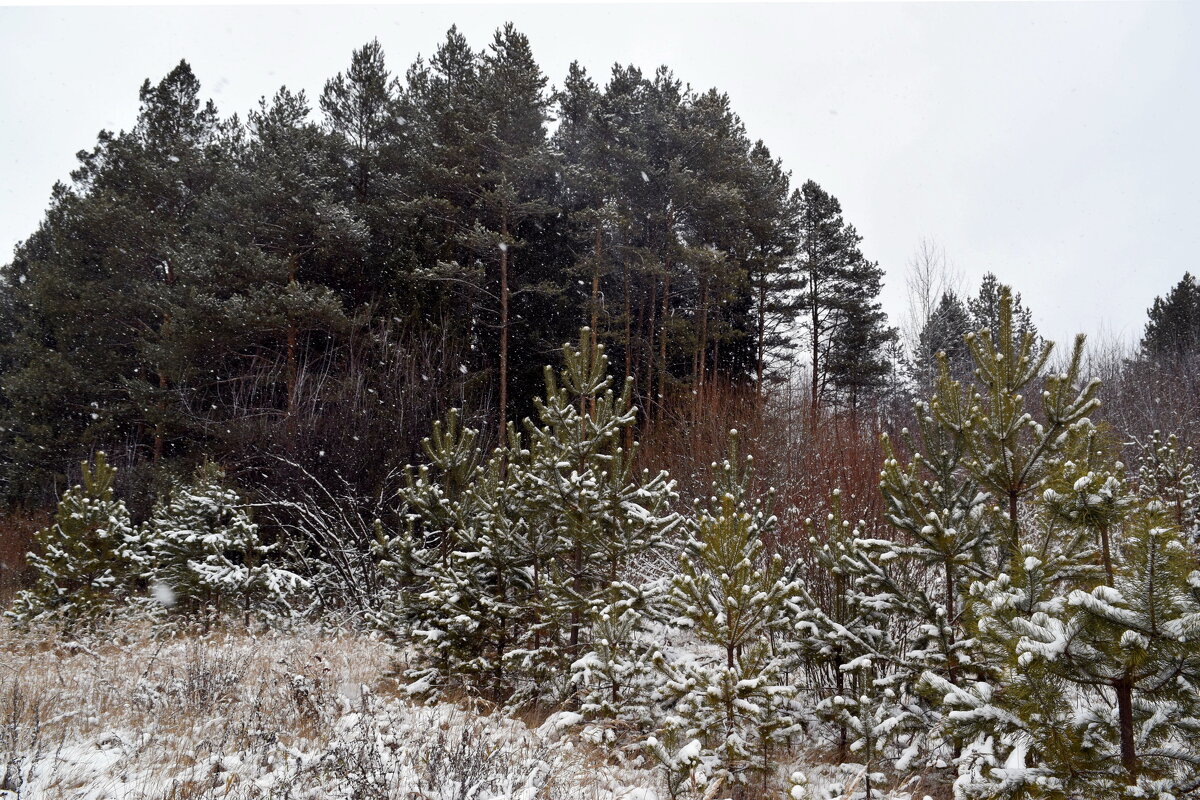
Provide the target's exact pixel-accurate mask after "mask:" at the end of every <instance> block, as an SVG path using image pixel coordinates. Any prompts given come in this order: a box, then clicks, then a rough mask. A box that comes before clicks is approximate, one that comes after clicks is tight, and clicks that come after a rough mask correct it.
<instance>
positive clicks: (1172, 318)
mask: <svg viewBox="0 0 1200 800" xmlns="http://www.w3.org/2000/svg"><path fill="white" fill-rule="evenodd" d="M1146 313H1147V316H1148V317H1149V319H1148V320H1147V321H1146V330H1145V332H1144V333H1143V334H1142V342H1141V347H1142V352H1143V353H1144V354H1145V355H1146V356H1147V357H1149V358H1152V359H1157V360H1171V359H1178V358H1181V357H1183V356H1186V355H1188V354H1190V353H1194V352H1195V351H1196V347H1197V345H1200V284H1197V283H1196V279H1195V278H1194V277H1193V276H1192V274H1191V273H1190V272H1185V273H1184V274H1183V277H1182V278H1180V280H1179V283H1177V284H1175V286H1173V287H1171V291H1170V292H1169V293H1168V294H1167V296H1166V297H1156V298H1154V305H1153V306H1151V307H1150V309H1149V310H1148V311H1147V312H1146Z"/></svg>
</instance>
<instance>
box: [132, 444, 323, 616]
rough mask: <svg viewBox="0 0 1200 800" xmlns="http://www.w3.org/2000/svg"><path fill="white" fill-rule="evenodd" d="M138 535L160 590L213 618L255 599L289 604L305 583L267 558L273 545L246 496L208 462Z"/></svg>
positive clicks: (278, 607) (279, 607) (276, 607)
mask: <svg viewBox="0 0 1200 800" xmlns="http://www.w3.org/2000/svg"><path fill="white" fill-rule="evenodd" d="M139 538H140V539H141V545H142V549H143V551H144V553H145V558H146V561H147V563H148V566H149V569H148V575H147V577H148V578H149V580H150V581H152V582H153V584H154V593H155V596H156V597H157V598H159V599H160V601H162V602H163V603H164V604H165V605H168V606H177V607H178V608H179V609H181V610H184V611H187V612H189V613H192V614H198V615H202V616H204V617H205V618H206V619H208V620H211V619H212V618H214V617H215V616H216V615H218V614H220V613H221V612H223V611H236V610H245V611H247V612H249V610H250V608H251V607H252V606H256V605H257V606H259V607H261V608H264V609H266V610H268V611H271V612H278V611H285V610H286V608H287V602H288V600H289V596H290V595H292V594H293V593H294V592H295V591H296V590H297V589H299V588H301V587H302V586H303V581H301V580H300V579H299V577H298V576H296V575H294V574H293V573H291V572H289V571H287V570H283V569H280V568H278V567H276V566H274V565H273V564H271V563H270V553H271V551H272V550H273V549H274V548H273V547H272V546H270V545H266V544H264V543H263V542H262V540H261V538H260V536H259V531H258V526H257V525H256V524H255V523H254V522H253V521H252V520H251V519H250V513H249V509H248V508H247V506H246V503H245V502H244V501H243V500H242V498H241V497H240V496H239V495H238V493H237V492H236V491H235V490H233V489H230V488H228V487H227V486H226V485H225V473H224V471H223V470H221V468H220V467H218V466H216V465H215V464H212V463H211V462H210V463H207V464H204V465H203V466H201V467H200V468H199V469H197V470H196V473H195V475H194V477H193V479H192V480H191V481H190V482H189V483H187V484H185V485H183V486H180V487H178V488H177V489H175V490H174V491H172V492H171V493H170V495H169V496H168V497H165V498H163V500H162V501H161V502H160V503H159V504H158V506H157V507H156V508H155V510H154V514H153V516H152V517H151V518H150V520H149V521H148V522H147V524H146V525H145V527H144V528H143V530H142V531H141V532H140V536H139Z"/></svg>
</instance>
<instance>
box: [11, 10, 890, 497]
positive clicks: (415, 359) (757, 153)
mask: <svg viewBox="0 0 1200 800" xmlns="http://www.w3.org/2000/svg"><path fill="white" fill-rule="evenodd" d="M140 99H141V109H140V112H139V115H138V118H137V121H136V123H135V124H134V126H133V127H132V128H131V129H130V130H128V131H122V132H120V133H112V132H108V131H104V132H101V134H100V136H99V139H98V142H97V144H96V146H95V147H94V148H93V149H91V150H90V151H84V152H81V153H80V154H79V167H78V168H77V169H76V170H75V171H74V172H73V173H72V175H71V182H70V184H69V185H68V184H60V185H57V186H56V187H55V189H54V193H53V198H52V201H51V205H50V208H49V210H48V211H47V214H46V218H45V220H44V222H43V223H42V224H41V226H40V227H39V229H38V230H37V231H36V232H35V233H34V234H33V235H32V236H30V237H29V239H27V240H26V241H25V242H23V243H22V244H21V245H20V246H19V247H18V248H17V250H16V253H15V255H14V258H13V261H12V263H11V264H9V265H8V266H7V267H6V268H5V269H4V271H3V280H4V283H5V285H4V287H3V303H4V305H3V309H2V315H3V320H2V324H3V328H4V329H5V331H6V332H7V333H8V335H7V336H6V337H5V340H4V346H3V350H2V352H0V373H2V375H0V391H2V396H0V415H2V416H3V422H2V425H0V427H2V428H3V439H2V441H0V462H2V463H3V464H4V470H3V476H2V485H0V489H2V491H3V493H4V495H5V496H6V497H7V498H9V499H10V500H19V499H30V500H34V501H37V502H45V501H47V500H49V499H51V498H52V497H53V496H54V494H55V492H56V491H57V490H61V488H62V486H63V480H64V478H65V477H66V473H67V472H68V470H69V465H70V464H73V463H76V461H77V459H78V457H82V456H85V455H87V453H88V452H91V451H94V450H96V449H98V448H104V449H105V450H106V451H108V452H109V453H110V455H111V457H112V459H113V462H114V463H116V464H119V465H120V466H121V467H122V470H121V474H122V475H124V476H127V478H126V479H125V480H127V481H128V482H129V487H127V488H128V490H129V491H131V492H133V493H134V494H135V495H138V494H139V493H140V496H141V500H140V501H139V500H138V498H137V497H134V498H133V500H134V502H135V504H138V503H140V505H141V506H143V507H148V503H149V502H150V498H151V497H152V496H153V494H154V493H155V492H156V491H161V490H162V488H163V487H164V486H165V483H164V476H166V475H168V474H170V473H177V474H182V473H183V472H184V471H185V470H190V469H191V468H192V467H193V466H194V465H195V464H196V463H197V462H198V461H199V460H200V459H201V456H202V455H205V454H207V455H210V456H212V457H213V458H215V459H217V460H218V461H219V462H220V463H222V464H224V465H226V466H227V467H228V468H230V469H232V470H234V471H235V472H247V471H251V470H253V471H255V472H256V473H262V474H266V475H267V476H268V477H267V478H266V479H265V480H266V482H267V483H272V482H274V483H275V484H279V483H285V482H286V479H285V478H284V477H282V476H279V475H276V474H275V473H276V472H277V471H278V470H279V469H282V467H280V466H279V465H280V464H282V463H284V462H287V463H290V464H300V465H302V466H303V467H304V468H305V469H307V470H310V471H312V472H313V473H314V474H316V475H318V476H320V477H323V478H331V477H332V475H333V474H334V472H336V473H337V475H338V476H339V477H340V478H342V479H345V480H346V481H348V482H350V483H351V484H352V485H353V486H354V487H355V488H356V489H357V490H359V491H361V492H365V493H371V492H373V491H376V490H378V489H379V487H380V486H382V485H383V483H384V476H386V474H387V473H388V472H389V471H390V470H392V469H394V468H397V467H398V466H400V465H402V464H404V463H405V462H406V461H407V460H408V459H409V458H410V457H411V456H412V455H413V453H414V452H415V449H416V445H417V442H418V441H419V439H420V438H421V436H422V435H423V433H424V431H426V430H427V429H428V425H429V423H430V421H431V420H432V419H434V418H436V417H438V416H440V415H441V414H442V413H443V412H444V411H445V409H446V408H448V407H449V406H451V405H454V406H461V407H463V408H464V409H465V411H464V413H465V414H466V415H467V417H468V418H469V419H471V420H472V421H473V422H474V424H476V425H477V426H478V427H479V428H480V430H481V432H482V435H483V436H484V438H485V440H486V441H491V442H493V443H495V442H497V441H498V440H499V436H498V433H499V431H500V430H501V429H502V428H503V422H504V421H505V420H508V419H521V418H523V417H525V416H527V415H529V414H531V413H532V412H533V408H532V406H531V405H529V403H528V400H527V398H529V397H532V396H533V395H534V394H535V390H536V387H537V386H538V384H539V382H540V378H541V370H542V366H543V365H544V364H545V363H546V362H547V361H550V360H553V359H554V358H556V355H557V352H558V349H559V346H560V345H561V343H562V342H563V341H566V340H568V339H571V338H573V336H574V332H575V331H577V330H578V328H579V327H580V326H581V325H584V324H586V325H589V326H590V328H591V329H592V330H593V331H594V332H595V334H594V335H595V336H596V338H597V340H598V341H601V342H604V343H605V344H606V345H607V346H608V349H609V354H610V357H611V359H612V361H613V364H614V366H615V368H616V370H617V371H620V372H621V373H623V374H628V375H630V376H632V377H633V378H634V383H633V393H634V395H633V400H634V402H636V403H637V404H638V405H639V406H641V407H642V408H643V409H644V410H645V413H646V415H647V417H648V418H652V419H653V418H658V419H661V418H663V416H664V415H665V414H667V413H668V409H669V408H670V407H671V398H673V397H677V396H685V397H686V396H692V395H693V393H695V396H700V395H702V394H703V390H704V389H705V387H706V386H711V385H714V384H717V385H721V386H730V387H740V388H738V391H742V392H745V393H748V394H750V395H753V396H757V397H759V398H761V397H762V396H763V395H764V394H765V388H766V387H767V386H768V385H770V383H771V382H772V380H773V379H775V378H777V377H779V375H780V374H782V372H783V369H782V368H783V367H785V366H786V364H787V363H788V361H789V358H790V357H791V356H793V355H794V354H795V351H796V349H797V341H796V339H795V338H794V337H792V336H791V335H790V332H791V331H792V330H793V329H794V326H795V324H796V323H797V321H798V320H804V321H805V322H806V323H807V325H808V329H809V335H808V336H807V338H806V339H805V340H804V344H803V352H804V353H805V357H806V359H807V360H808V361H809V363H811V364H814V365H815V366H816V369H815V370H813V380H812V386H811V392H812V397H811V402H812V404H813V405H814V406H815V405H817V404H831V405H844V406H853V407H858V406H860V405H864V404H866V403H867V402H868V400H869V398H870V397H871V396H872V393H873V392H876V391H877V390H878V389H879V388H880V387H881V386H883V385H884V383H885V382H886V380H887V379H888V376H889V375H890V374H891V370H892V369H893V363H892V360H890V359H889V358H888V357H887V356H886V348H887V347H888V346H889V345H890V344H891V343H892V342H893V341H894V339H895V334H894V332H893V331H892V329H891V328H889V327H888V326H887V323H886V318H885V317H884V315H883V313H882V311H881V310H880V308H879V304H878V302H877V300H876V297H877V295H878V292H879V288H880V280H881V276H882V271H881V270H880V269H879V267H878V266H877V265H876V264H874V263H872V262H870V261H868V260H867V259H866V258H865V257H864V256H863V254H862V252H861V250H860V249H859V243H860V241H861V237H859V235H858V234H857V233H856V232H855V230H854V228H853V226H852V225H850V224H848V223H847V222H846V221H845V220H844V219H843V218H842V214H841V208H840V206H839V204H838V202H837V200H836V199H835V198H834V197H833V196H831V195H830V194H829V193H827V192H826V191H824V190H823V189H822V188H821V187H819V186H818V185H817V184H816V183H813V182H811V181H810V182H808V183H805V184H804V185H803V186H802V187H800V188H798V189H797V188H794V187H793V186H792V184H791V177H790V174H789V173H788V171H787V170H785V169H784V167H783V165H782V164H781V163H780V162H779V160H778V159H776V158H774V157H773V156H772V155H771V153H770V151H769V150H768V148H767V146H766V145H765V144H764V143H762V142H761V141H754V140H753V139H752V138H751V137H750V136H749V135H748V134H747V132H746V130H745V128H744V126H743V124H742V122H741V120H740V119H739V118H738V116H737V114H736V113H735V112H734V111H733V108H732V106H731V103H730V100H729V98H728V97H727V96H726V95H724V94H722V93H720V92H719V91H717V90H715V89H712V90H708V91H705V92H699V91H695V90H693V89H692V88H691V87H689V86H687V85H685V84H684V83H683V82H682V81H681V80H680V79H679V78H676V77H675V76H674V75H673V74H672V73H671V72H670V70H668V69H666V68H665V67H664V68H660V69H658V70H657V71H655V72H654V73H653V74H643V73H642V72H641V71H640V70H639V69H637V68H636V67H633V66H616V67H614V68H613V70H612V73H611V74H610V75H608V76H606V78H605V79H603V80H597V79H595V78H593V77H591V76H589V75H588V74H587V73H586V72H585V70H584V69H583V68H582V67H580V66H579V65H578V64H576V65H573V66H572V67H571V69H570V71H569V74H568V75H567V76H566V77H565V79H564V80H563V83H562V85H561V87H560V88H552V87H550V85H549V83H548V80H547V78H546V76H544V75H543V73H542V72H541V70H540V68H539V67H538V65H537V63H536V62H535V60H534V57H533V54H532V52H531V49H530V45H529V42H528V41H527V39H526V38H525V37H524V36H523V35H521V34H520V33H519V32H517V31H516V30H515V29H513V27H512V26H511V25H510V26H506V27H504V28H503V29H501V30H499V31H497V32H496V34H495V37H494V39H493V40H492V42H491V43H490V45H489V46H488V47H487V48H486V49H484V50H482V51H478V50H474V49H472V47H471V46H470V45H469V43H468V42H467V41H466V39H465V38H464V37H463V36H462V35H461V34H460V33H459V32H458V31H457V30H455V29H453V28H452V29H451V30H450V31H449V33H448V34H447V37H446V39H445V40H444V41H443V42H442V43H441V44H440V45H439V46H438V47H437V49H436V50H435V51H434V53H433V55H432V57H430V58H429V59H428V60H425V59H422V58H418V59H417V60H416V61H415V62H414V63H413V64H412V65H411V66H410V67H409V68H408V70H407V71H406V72H405V73H404V75H403V76H398V75H396V74H394V73H393V72H391V71H390V70H389V69H388V67H387V65H386V63H385V59H384V53H383V50H382V48H381V46H380V45H379V43H378V41H373V42H371V43H369V44H367V45H365V46H364V47H362V48H361V49H359V50H357V51H355V52H354V53H353V56H352V59H351V63H350V65H349V67H348V68H347V69H346V70H345V71H343V72H341V73H339V74H338V75H336V76H335V77H333V78H332V79H330V80H329V81H328V82H327V83H326V85H325V87H324V90H323V91H322V92H321V94H320V96H319V98H317V101H316V103H315V105H316V107H317V108H316V109H314V108H313V105H314V104H313V103H310V101H309V99H308V98H307V97H306V96H305V94H304V93H303V92H294V91H291V90H289V89H287V88H282V89H280V90H279V91H278V92H277V93H275V95H274V96H273V97H272V98H271V99H269V100H268V99H266V98H264V99H263V100H262V101H261V102H260V104H259V107H258V108H257V109H255V110H253V111H251V112H250V113H249V114H248V115H247V116H246V117H245V118H244V119H243V118H240V117H238V116H236V115H235V116H232V117H222V116H221V115H220V113H219V112H218V110H217V108H216V107H215V106H214V105H213V104H212V102H211V101H208V102H205V101H203V100H202V94H201V88H200V84H199V82H198V80H197V78H196V76H195V75H193V73H192V71H191V69H190V68H189V66H188V65H187V63H186V62H181V63H180V65H179V66H178V67H176V68H175V69H174V70H172V71H171V73H170V74H168V75H167V76H166V77H165V78H163V79H162V80H161V81H160V82H158V83H157V84H154V83H151V82H150V81H147V82H146V83H144V84H143V86H142V88H141V91H140ZM316 110H319V121H317V120H315V119H314V116H318V115H316V114H315V111H316ZM335 460H336V464H334V462H335Z"/></svg>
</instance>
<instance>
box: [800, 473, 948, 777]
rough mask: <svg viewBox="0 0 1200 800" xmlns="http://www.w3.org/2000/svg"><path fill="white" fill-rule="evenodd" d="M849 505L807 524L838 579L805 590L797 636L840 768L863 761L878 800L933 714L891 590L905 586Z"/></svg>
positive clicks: (837, 497) (833, 506)
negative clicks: (919, 689)
mask: <svg viewBox="0 0 1200 800" xmlns="http://www.w3.org/2000/svg"><path fill="white" fill-rule="evenodd" d="M841 506H842V504H841V493H840V491H836V490H835V492H834V495H833V497H832V498H831V501H830V510H829V512H828V513H827V515H826V519H825V521H824V524H823V525H818V524H817V523H815V522H814V521H813V520H811V519H810V520H806V525H807V527H808V529H809V531H810V534H811V535H810V538H809V544H810V546H811V547H813V549H814V551H815V554H816V557H817V561H818V563H819V564H820V565H821V566H822V567H823V568H824V569H825V570H826V571H827V573H828V575H829V576H830V579H831V580H830V581H829V583H827V584H825V585H821V586H814V585H812V584H809V585H806V586H804V587H803V589H804V591H803V594H802V606H803V608H804V613H803V615H802V617H801V621H800V623H799V626H798V630H797V634H798V643H799V645H800V651H801V656H802V663H804V664H805V665H807V667H808V670H807V673H806V675H807V677H808V681H809V682H810V683H811V684H815V686H816V688H817V689H818V697H819V700H818V702H817V704H816V707H815V710H816V713H817V716H818V717H819V718H821V719H823V720H825V721H827V722H829V723H832V724H833V725H834V726H835V728H836V736H837V745H836V747H837V759H838V761H839V762H843V763H844V762H847V761H861V762H863V764H864V767H865V771H864V776H863V777H864V778H865V784H866V785H865V790H866V797H867V798H870V797H872V796H873V795H872V794H871V792H872V791H873V790H872V788H871V787H872V785H874V786H878V785H879V783H880V777H881V776H880V774H879V767H880V766H881V765H882V764H883V762H884V760H885V759H886V758H887V757H888V756H889V755H895V752H896V750H897V748H903V747H905V746H906V745H907V744H911V743H912V742H913V741H914V740H917V739H919V738H920V736H921V733H922V732H923V730H924V728H925V725H926V722H927V715H926V714H924V713H923V712H922V710H921V708H920V700H919V698H918V697H917V696H916V692H915V686H914V682H913V678H912V671H911V669H910V668H909V667H910V665H909V664H908V663H906V655H907V654H906V652H905V651H904V649H903V641H902V640H900V639H898V637H897V636H896V635H895V634H896V631H898V630H903V626H904V623H900V624H899V625H897V619H896V616H899V615H895V616H894V615H893V613H892V606H893V605H894V600H893V599H892V597H891V596H889V594H888V592H887V591H886V588H887V587H889V586H891V587H894V586H896V584H897V582H898V579H897V578H896V577H892V576H886V577H885V573H884V570H883V569H882V568H881V567H880V565H879V564H878V563H876V562H875V561H874V560H873V558H872V547H873V543H872V540H871V538H870V537H869V536H868V535H867V532H866V531H865V530H864V526H865V523H863V522H862V521H861V520H860V521H859V522H858V523H857V524H856V525H851V523H850V521H849V520H848V519H845V518H844V517H843V515H842V511H841ZM881 589H884V591H880V590H881Z"/></svg>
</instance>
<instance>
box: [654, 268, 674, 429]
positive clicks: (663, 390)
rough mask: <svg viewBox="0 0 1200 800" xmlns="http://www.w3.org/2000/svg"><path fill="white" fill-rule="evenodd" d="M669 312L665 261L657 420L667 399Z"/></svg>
mask: <svg viewBox="0 0 1200 800" xmlns="http://www.w3.org/2000/svg"><path fill="white" fill-rule="evenodd" d="M670 312H671V262H670V261H669V260H668V261H667V274H666V277H664V278H663V298H662V322H661V323H660V324H661V327H662V333H660V334H659V337H658V349H659V364H658V398H657V399H658V419H659V421H661V420H662V418H663V410H664V404H665V403H666V399H667V316H668V314H670Z"/></svg>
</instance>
